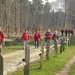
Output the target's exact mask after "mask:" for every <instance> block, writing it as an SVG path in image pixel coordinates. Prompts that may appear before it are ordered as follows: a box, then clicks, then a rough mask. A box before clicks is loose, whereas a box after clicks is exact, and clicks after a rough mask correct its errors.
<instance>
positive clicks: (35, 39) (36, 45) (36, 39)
mask: <svg viewBox="0 0 75 75" xmlns="http://www.w3.org/2000/svg"><path fill="white" fill-rule="evenodd" d="M40 40H41V35H40V32H39V31H36V33H35V34H34V41H35V48H38V47H39V43H40Z"/></svg>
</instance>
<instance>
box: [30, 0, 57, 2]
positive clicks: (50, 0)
mask: <svg viewBox="0 0 75 75" xmlns="http://www.w3.org/2000/svg"><path fill="white" fill-rule="evenodd" d="M29 1H32V0H29ZM43 1H45V0H43ZM53 1H56V0H49V2H53Z"/></svg>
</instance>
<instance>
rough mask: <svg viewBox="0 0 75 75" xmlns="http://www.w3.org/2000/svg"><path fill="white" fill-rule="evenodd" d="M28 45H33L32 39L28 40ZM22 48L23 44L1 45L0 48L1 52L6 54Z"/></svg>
mask: <svg viewBox="0 0 75 75" xmlns="http://www.w3.org/2000/svg"><path fill="white" fill-rule="evenodd" d="M28 45H29V46H30V47H31V46H34V45H35V43H34V42H33V41H31V42H29V44H28ZM22 48H23V45H12V46H3V48H2V50H3V54H8V53H11V52H15V51H18V50H21V49H22Z"/></svg>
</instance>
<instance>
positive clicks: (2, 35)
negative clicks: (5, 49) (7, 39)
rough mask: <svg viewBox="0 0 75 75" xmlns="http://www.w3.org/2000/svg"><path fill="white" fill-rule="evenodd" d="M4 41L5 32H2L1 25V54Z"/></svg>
mask: <svg viewBox="0 0 75 75" xmlns="http://www.w3.org/2000/svg"><path fill="white" fill-rule="evenodd" d="M3 43H4V33H3V32H2V30H1V27H0V54H1V53H2V45H3Z"/></svg>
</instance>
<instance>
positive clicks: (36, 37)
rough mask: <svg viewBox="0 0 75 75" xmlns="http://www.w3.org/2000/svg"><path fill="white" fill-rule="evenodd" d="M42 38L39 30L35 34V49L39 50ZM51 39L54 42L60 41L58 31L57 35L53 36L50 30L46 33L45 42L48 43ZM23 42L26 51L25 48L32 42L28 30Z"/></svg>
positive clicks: (24, 34) (23, 36) (23, 35)
mask: <svg viewBox="0 0 75 75" xmlns="http://www.w3.org/2000/svg"><path fill="white" fill-rule="evenodd" d="M41 37H42V36H41V34H40V32H39V30H37V31H36V32H35V33H34V42H35V48H38V47H39V45H40V41H41ZM51 38H52V39H53V40H57V39H58V35H57V31H55V33H54V34H53V35H52V34H51V31H50V29H48V30H47V32H46V33H45V41H46V42H47V40H50V39H51ZM22 40H23V42H24V49H25V46H26V45H27V44H28V42H29V41H30V35H29V33H28V31H27V30H25V32H24V33H23V34H22Z"/></svg>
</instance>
